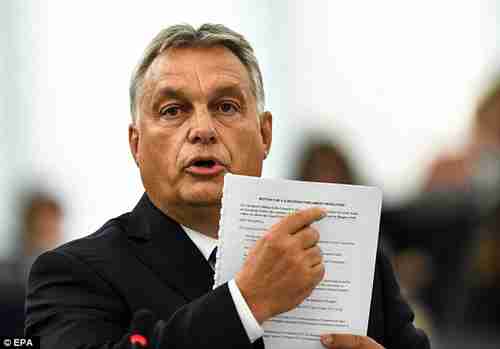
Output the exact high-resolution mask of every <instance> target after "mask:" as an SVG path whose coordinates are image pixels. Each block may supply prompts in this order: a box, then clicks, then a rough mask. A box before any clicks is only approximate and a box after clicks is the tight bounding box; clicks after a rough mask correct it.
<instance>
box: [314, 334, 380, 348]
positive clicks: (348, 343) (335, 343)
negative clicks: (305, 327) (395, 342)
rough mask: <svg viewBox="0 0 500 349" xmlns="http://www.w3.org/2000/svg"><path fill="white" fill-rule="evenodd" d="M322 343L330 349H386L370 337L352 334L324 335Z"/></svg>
mask: <svg viewBox="0 0 500 349" xmlns="http://www.w3.org/2000/svg"><path fill="white" fill-rule="evenodd" d="M321 343H322V344H323V346H324V347H325V348H328V349H384V348H383V347H382V346H381V345H380V344H378V343H377V342H375V341H374V340H373V339H371V338H370V337H366V336H357V335H352V334H328V335H322V336H321Z"/></svg>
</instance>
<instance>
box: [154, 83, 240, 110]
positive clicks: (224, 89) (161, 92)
mask: <svg viewBox="0 0 500 349" xmlns="http://www.w3.org/2000/svg"><path fill="white" fill-rule="evenodd" d="M223 96H232V97H236V98H238V99H240V100H241V101H242V102H246V100H247V98H246V95H245V93H244V92H243V90H242V89H241V87H240V86H239V85H238V84H230V85H225V86H219V87H217V88H216V89H215V91H213V92H212V93H210V99H211V100H213V99H217V98H220V97H223ZM164 99H178V100H181V101H188V100H189V97H188V95H187V94H186V93H185V92H184V91H183V89H182V88H174V87H171V86H165V87H162V88H160V89H158V90H157V91H156V92H155V93H154V95H153V99H152V100H153V104H152V106H153V109H156V108H158V106H159V104H160V103H161V101H162V100H164Z"/></svg>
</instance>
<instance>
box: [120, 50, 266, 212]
mask: <svg viewBox="0 0 500 349" xmlns="http://www.w3.org/2000/svg"><path fill="white" fill-rule="evenodd" d="M138 110H139V116H138V119H137V120H136V122H135V124H133V125H131V126H130V128H129V142H130V148H131V151H132V154H133V156H134V158H135V160H136V162H137V164H138V166H139V168H140V172H141V177H142V181H143V183H144V187H145V189H146V192H147V193H148V195H149V196H150V197H151V199H152V200H153V202H155V203H156V204H158V205H160V206H161V208H166V209H168V208H171V207H175V206H185V205H191V206H212V205H219V204H220V199H221V195H222V185H223V177H224V174H225V173H227V172H230V173H234V174H243V175H249V176H260V175H261V172H262V161H263V160H264V158H265V157H266V153H267V152H268V151H269V147H270V144H271V133H272V130H271V129H272V127H271V126H272V117H271V114H270V113H264V114H263V115H261V116H260V122H259V120H258V115H257V108H256V99H255V97H254V95H253V94H252V92H251V84H250V77H249V74H248V72H247V70H246V69H245V67H244V66H243V64H242V63H241V62H240V61H239V59H238V58H237V57H236V56H235V55H234V54H233V53H232V52H231V51H229V50H228V49H226V48H224V47H221V46H216V47H211V48H174V49H169V50H167V51H166V52H165V53H163V54H162V55H160V56H159V57H157V58H156V59H155V61H154V62H153V63H152V65H151V66H150V68H149V70H148V71H147V73H146V75H145V79H144V85H143V95H142V98H140V99H139V105H138Z"/></svg>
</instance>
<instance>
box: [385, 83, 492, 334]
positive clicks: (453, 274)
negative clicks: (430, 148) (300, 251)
mask: <svg viewBox="0 0 500 349" xmlns="http://www.w3.org/2000/svg"><path fill="white" fill-rule="evenodd" d="M383 224H384V226H385V227H386V228H388V230H387V231H388V232H389V234H388V235H389V238H390V239H391V241H392V242H393V244H394V246H396V248H397V249H398V250H400V251H401V250H405V249H407V248H415V247H418V248H421V249H423V250H424V251H426V253H427V254H428V255H429V257H430V261H431V265H432V270H433V274H434V275H433V278H432V282H431V283H430V284H429V287H427V288H425V289H424V290H422V292H421V293H420V295H419V297H421V299H422V300H423V301H424V302H425V304H427V305H428V306H429V308H430V309H431V311H432V314H433V316H434V317H435V319H436V324H437V325H438V326H439V328H440V330H441V333H447V334H448V336H450V338H451V337H454V336H455V334H456V333H461V336H462V337H464V336H465V337H467V338H470V339H471V341H474V340H475V339H480V338H481V337H488V338H490V339H491V340H493V339H495V343H497V344H498V343H500V342H499V341H498V340H499V337H500V336H499V335H498V333H499V330H500V297H499V294H500V80H497V81H495V82H494V83H493V84H492V86H491V88H490V90H489V91H488V92H487V93H486V94H485V97H483V99H482V100H481V103H480V104H479V106H478V108H477V110H476V116H475V118H474V124H473V127H472V132H471V133H470V138H469V141H468V143H467V144H466V145H465V146H464V147H463V148H462V149H460V150H458V151H456V152H454V153H450V152H449V153H445V154H441V155H440V156H439V157H437V158H436V159H435V160H434V161H433V162H432V164H431V166H430V170H429V173H428V177H427V180H426V182H425V186H424V191H423V193H422V194H421V195H420V196H419V197H418V198H416V199H415V200H413V201H412V202H410V203H408V204H406V205H403V206H400V207H396V208H391V210H386V212H385V215H384V216H383ZM450 334H451V335H450Z"/></svg>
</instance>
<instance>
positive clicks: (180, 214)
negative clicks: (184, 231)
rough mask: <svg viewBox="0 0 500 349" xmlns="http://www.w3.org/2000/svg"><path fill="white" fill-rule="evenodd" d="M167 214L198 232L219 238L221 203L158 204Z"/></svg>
mask: <svg viewBox="0 0 500 349" xmlns="http://www.w3.org/2000/svg"><path fill="white" fill-rule="evenodd" d="M155 205H156V207H158V208H159V209H160V210H161V211H162V212H163V213H164V214H165V215H167V216H169V217H170V218H172V219H173V220H175V221H176V222H177V223H179V224H182V225H184V226H186V227H188V228H191V229H193V230H195V231H197V232H200V233H202V234H205V235H207V236H210V237H212V238H214V239H217V238H218V233H219V219H220V205H219V204H217V205H212V206H191V205H182V206H167V207H165V206H163V205H161V204H160V205H157V203H155Z"/></svg>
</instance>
